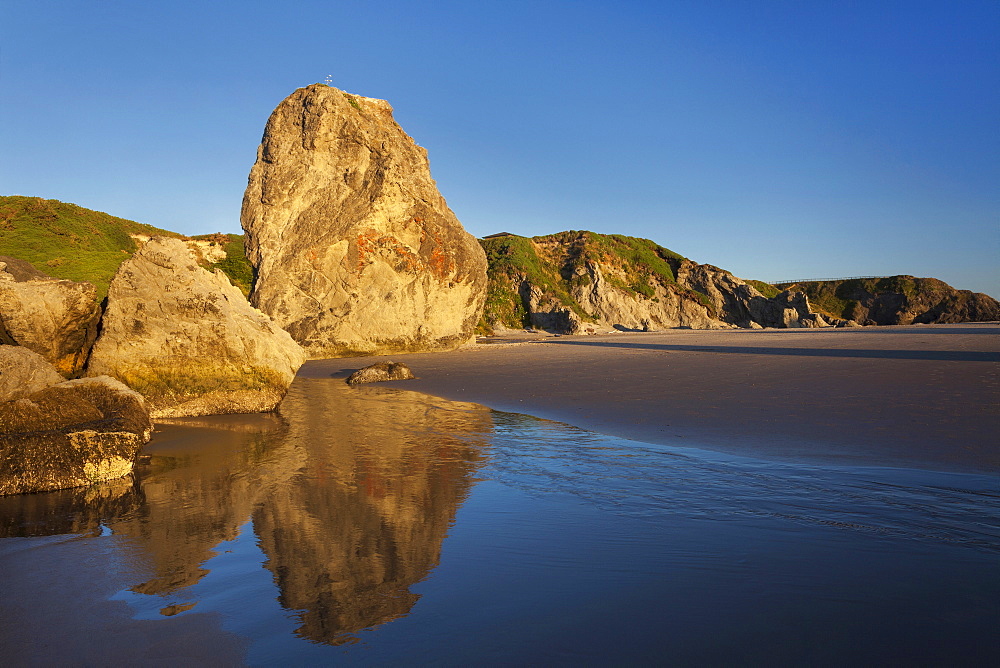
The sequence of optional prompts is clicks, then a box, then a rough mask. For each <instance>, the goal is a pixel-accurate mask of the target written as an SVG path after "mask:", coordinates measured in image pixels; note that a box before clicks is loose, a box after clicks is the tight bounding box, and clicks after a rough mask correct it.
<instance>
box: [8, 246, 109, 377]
mask: <svg viewBox="0 0 1000 668" xmlns="http://www.w3.org/2000/svg"><path fill="white" fill-rule="evenodd" d="M100 319H101V307H100V305H99V304H98V303H97V289H96V288H95V287H94V286H93V285H92V284H90V283H87V282H86V281H81V282H77V281H64V280H59V279H57V278H52V277H51V276H46V275H45V274H43V273H41V272H40V271H37V270H36V269H35V268H34V267H32V266H31V265H30V264H29V263H27V262H24V261H23V260H16V259H14V258H10V257H5V256H0V343H6V344H9V345H18V346H24V347H26V348H28V349H29V350H32V351H34V352H36V353H38V354H39V355H41V356H42V357H44V358H45V359H46V360H47V361H48V362H50V363H51V364H52V365H54V366H55V367H56V369H58V370H59V372H60V373H61V374H63V375H64V376H72V375H75V374H77V373H79V372H80V371H81V370H82V369H83V365H84V362H86V360H87V354H88V353H89V352H90V347H91V346H92V345H93V344H94V339H96V338H97V323H98V322H99V321H100Z"/></svg>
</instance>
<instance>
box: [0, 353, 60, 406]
mask: <svg viewBox="0 0 1000 668" xmlns="http://www.w3.org/2000/svg"><path fill="white" fill-rule="evenodd" d="M64 380H66V379H65V378H63V377H62V376H61V375H59V372H58V371H56V369H55V367H54V366H52V365H51V364H49V363H48V362H47V361H45V358H43V357H42V356H41V355H39V354H38V353H36V352H33V351H31V350H28V349H27V348H22V347H21V346H8V345H0V401H13V400H14V399H20V398H21V397H26V396H28V395H29V394H34V393H35V392H38V391H39V390H44V389H45V388H46V387H49V386H51V385H55V384H57V383H61V382H63V381H64Z"/></svg>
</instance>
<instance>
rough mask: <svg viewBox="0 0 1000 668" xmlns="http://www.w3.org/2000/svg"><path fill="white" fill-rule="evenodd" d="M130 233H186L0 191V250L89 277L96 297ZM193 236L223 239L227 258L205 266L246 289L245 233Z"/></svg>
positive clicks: (127, 249) (64, 273) (132, 247)
mask: <svg viewBox="0 0 1000 668" xmlns="http://www.w3.org/2000/svg"><path fill="white" fill-rule="evenodd" d="M133 234H134V235H141V236H168V237H176V238H180V239H187V238H188V237H185V236H184V235H182V234H178V233H177V232H171V231H170V230H163V229H160V228H158V227H153V226H152V225H147V224H145V223H137V222H135V221H134V220H127V219H125V218H118V217H117V216H112V215H110V214H107V213H104V212H101V211H93V210H91V209H86V208H84V207H82V206H77V205H76V204H70V203H68V202H60V201H59V200H55V199H42V198H41V197H22V196H19V195H12V196H5V197H4V196H0V255H8V256H10V257H16V258H18V259H20V260H26V261H27V262H30V263H31V264H32V265H34V266H35V268H37V269H38V270H39V271H42V272H44V273H46V274H48V275H50V276H55V277H56V278H64V279H69V280H72V281H90V282H91V283H93V284H94V285H95V286H96V287H97V295H98V299H103V298H104V296H105V295H107V293H108V283H109V282H110V281H111V277H112V276H114V274H115V272H116V271H117V270H118V267H119V265H121V263H122V262H124V261H125V260H126V259H128V258H129V257H131V256H132V254H133V253H134V252H135V251H136V249H137V245H136V242H135V239H133V238H132V237H131V236H130V235H133ZM193 238H194V239H198V240H203V241H208V242H210V243H215V244H221V245H223V246H224V247H225V251H226V254H227V256H226V258H225V259H224V260H222V261H220V262H218V263H217V264H212V263H207V262H206V263H205V265H206V267H208V268H215V267H218V268H220V269H222V270H223V271H224V272H226V274H227V275H228V276H229V277H230V280H232V282H233V283H234V284H235V285H237V287H239V288H240V289H242V290H243V291H244V293H246V292H248V291H249V289H250V283H251V282H252V280H253V277H252V272H251V269H250V264H249V262H247V259H246V256H245V254H244V252H243V235H237V234H228V235H227V234H215V235H203V236H199V237H193Z"/></svg>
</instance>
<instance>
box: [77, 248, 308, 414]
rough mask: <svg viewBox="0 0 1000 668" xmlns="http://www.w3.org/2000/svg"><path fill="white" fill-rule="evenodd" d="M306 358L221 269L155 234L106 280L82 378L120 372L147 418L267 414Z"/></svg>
mask: <svg viewBox="0 0 1000 668" xmlns="http://www.w3.org/2000/svg"><path fill="white" fill-rule="evenodd" d="M304 360H305V355H304V353H303V352H302V349H301V348H300V347H299V346H298V344H296V343H295V342H294V341H293V340H292V339H291V337H290V336H288V334H287V333H286V332H285V331H283V330H282V329H281V328H280V327H278V326H277V325H276V324H275V323H274V322H273V321H272V320H271V318H269V317H268V316H267V315H265V314H263V313H261V312H260V311H258V310H256V309H254V308H253V307H252V306H250V305H249V304H248V303H247V301H246V298H245V297H244V296H243V293H242V292H240V290H239V288H237V287H236V286H234V285H233V284H232V283H230V282H229V279H228V278H226V276H225V275H224V274H223V273H222V272H221V271H219V270H217V271H216V272H215V273H212V272H209V271H207V270H206V269H203V268H202V267H200V266H199V265H198V263H197V259H196V257H195V256H194V254H193V252H192V251H191V249H190V248H189V247H188V246H187V245H186V244H185V243H184V242H183V241H181V240H180V239H172V238H166V237H154V238H153V239H151V240H150V241H148V242H146V243H145V244H144V245H143V246H142V247H141V248H140V249H139V250H138V251H137V252H136V253H135V255H133V256H132V257H131V258H129V259H128V260H126V261H125V262H124V263H123V264H122V265H121V267H119V268H118V272H117V273H116V274H115V277H114V278H113V279H112V281H111V285H110V287H109V289H108V306H107V310H106V312H105V314H104V319H103V320H102V322H101V335H100V338H98V340H97V343H96V344H94V348H93V350H92V352H91V355H90V361H89V362H88V363H87V374H88V375H91V376H96V375H101V374H106V375H109V376H112V377H114V378H118V379H119V380H121V381H122V382H124V383H125V384H126V385H128V386H129V387H132V388H133V389H135V390H136V391H138V392H139V393H140V394H142V395H143V396H144V397H145V398H146V400H147V401H148V403H149V407H150V412H151V413H152V415H153V417H155V418H161V417H179V416H192V415H194V416H196V415H215V414H224V413H255V412H259V411H269V410H272V409H273V408H274V407H275V406H276V405H277V403H278V402H279V401H281V397H282V396H283V395H284V393H285V389H286V388H287V387H288V384H289V383H291V382H292V378H293V377H294V376H295V372H296V371H297V370H298V368H299V366H300V365H301V364H302V362H303V361H304Z"/></svg>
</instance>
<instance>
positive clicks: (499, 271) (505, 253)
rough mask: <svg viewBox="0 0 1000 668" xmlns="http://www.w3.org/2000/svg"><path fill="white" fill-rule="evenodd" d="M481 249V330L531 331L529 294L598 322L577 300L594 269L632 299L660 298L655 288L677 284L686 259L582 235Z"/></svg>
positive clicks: (502, 240) (494, 241) (487, 242)
mask: <svg viewBox="0 0 1000 668" xmlns="http://www.w3.org/2000/svg"><path fill="white" fill-rule="evenodd" d="M480 244H482V246H483V249H484V250H485V251H486V259H487V263H488V267H489V269H488V276H489V286H488V288H487V296H486V308H485V312H484V317H483V321H482V322H481V323H480V328H479V329H480V331H488V330H489V324H488V323H494V324H499V325H503V326H505V327H510V328H521V327H530V326H531V321H530V312H529V304H528V301H529V300H530V298H531V297H530V295H529V293H528V291H529V289H534V291H535V295H536V298H540V299H542V300H544V301H547V302H549V303H552V304H560V305H562V306H563V307H564V308H568V309H570V310H572V311H573V312H574V313H576V315H578V316H579V317H580V318H581V319H582V320H585V321H592V320H593V317H592V315H591V314H589V313H587V312H586V311H585V310H584V308H583V307H582V306H581V305H580V304H579V303H578V302H577V300H576V299H575V298H574V297H573V288H578V287H582V286H585V285H588V284H589V283H590V282H591V281H592V280H593V277H592V276H591V273H590V270H589V269H588V264H589V265H596V266H599V267H601V268H602V276H603V278H604V280H605V281H607V283H608V284H610V285H612V286H614V287H616V288H618V289H620V290H623V291H625V292H626V293H627V294H630V295H633V296H637V297H641V298H645V299H655V294H656V287H655V284H657V283H658V284H660V285H662V286H666V285H670V284H675V278H674V270H675V266H676V264H677V263H679V262H680V261H681V260H683V259H684V258H683V256H681V255H679V254H677V253H674V252H673V251H671V250H668V249H666V248H663V247H662V246H659V245H657V244H656V243H655V242H653V241H650V240H649V239H639V238H636V237H628V236H625V235H622V234H597V233H595V232H586V231H576V230H570V231H568V232H560V233H558V234H550V235H545V236H538V237H532V238H528V237H520V236H516V235H503V236H496V237H492V238H487V239H481V240H480ZM539 293H540V295H539Z"/></svg>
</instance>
